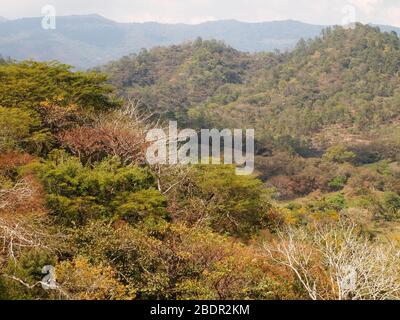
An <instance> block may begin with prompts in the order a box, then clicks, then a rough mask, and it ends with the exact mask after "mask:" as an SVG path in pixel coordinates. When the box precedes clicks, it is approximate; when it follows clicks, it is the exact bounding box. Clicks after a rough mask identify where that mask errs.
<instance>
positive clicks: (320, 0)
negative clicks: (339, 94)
mask: <svg viewBox="0 0 400 320" xmlns="http://www.w3.org/2000/svg"><path fill="white" fill-rule="evenodd" d="M46 5H52V6H54V8H55V9H56V13H57V15H71V14H93V13H97V14H100V15H102V16H104V17H106V18H109V19H112V20H115V21H120V22H145V21H158V22H164V23H189V24H195V23H200V22H204V21H212V20H225V19H236V20H240V21H248V22H259V21H271V20H286V19H293V20H299V21H302V22H308V23H314V24H322V25H327V24H342V23H349V22H353V21H354V20H355V21H360V22H363V23H376V24H387V25H394V26H398V27H400V0H0V16H3V17H6V18H8V19H16V18H21V17H32V16H41V15H42V8H43V7H44V6H46Z"/></svg>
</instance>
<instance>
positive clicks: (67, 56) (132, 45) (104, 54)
mask: <svg viewBox="0 0 400 320" xmlns="http://www.w3.org/2000/svg"><path fill="white" fill-rule="evenodd" d="M41 19H42V18H23V19H17V20H7V21H4V22H3V23H1V25H0V52H1V54H2V55H3V56H11V57H13V58H15V59H35V60H40V61H42V60H59V61H61V62H64V63H68V64H71V65H74V66H77V67H79V68H88V67H93V66H96V65H100V64H104V63H106V62H108V61H110V60H114V59H118V58H120V57H122V56H124V55H127V54H130V53H136V52H138V51H139V50H140V49H142V48H152V47H155V46H165V45H171V44H179V43H182V42H183V41H186V40H194V39H195V38H197V37H202V38H203V39H217V40H222V41H224V42H226V43H227V44H228V45H230V46H232V47H233V48H235V49H238V50H241V51H249V52H257V51H272V50H274V49H279V50H286V49H290V48H293V47H294V45H295V44H296V43H297V42H298V41H299V40H300V39H301V38H305V39H308V38H314V37H316V36H317V35H319V34H320V32H321V30H322V29H323V28H324V26H319V25H311V24H306V23H301V22H297V21H292V20H288V21H273V22H262V23H245V22H239V21H235V20H225V21H215V22H206V23H201V24H198V25H185V24H161V23H155V22H148V23H117V22H114V21H111V20H108V19H106V18H104V17H102V16H99V15H86V16H65V17H58V18H57V27H56V29H55V30H44V29H42V27H41ZM389 28H390V29H392V30H396V31H400V29H398V28H392V27H389Z"/></svg>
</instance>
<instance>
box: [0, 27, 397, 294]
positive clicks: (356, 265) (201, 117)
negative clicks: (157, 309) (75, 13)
mask: <svg viewBox="0 0 400 320" xmlns="http://www.w3.org/2000/svg"><path fill="white" fill-rule="evenodd" d="M399 43H400V42H399V39H398V37H397V35H395V34H394V33H382V32H380V31H379V30H378V29H376V28H372V27H368V26H363V25H357V26H356V28H355V29H348V30H345V29H342V28H335V29H327V30H325V31H324V32H323V34H322V35H321V37H320V38H317V39H315V40H312V41H301V42H299V44H298V45H297V47H296V49H295V50H293V51H292V52H290V53H283V54H281V53H257V54H248V53H241V52H239V51H237V50H235V49H233V48H231V47H229V46H226V45H224V44H222V43H219V42H218V41H205V40H201V39H198V40H196V41H194V42H191V43H185V44H183V45H180V46H172V47H168V48H160V47H159V48H155V49H152V50H149V51H147V50H144V51H141V52H140V53H139V54H135V55H131V56H129V57H125V58H123V59H121V60H120V61H116V62H113V63H111V64H109V65H106V66H104V67H103V68H101V71H103V72H104V73H101V72H99V71H98V70H97V71H96V70H95V71H91V72H73V71H72V68H71V67H69V66H66V65H63V64H60V63H57V62H48V63H41V62H33V61H26V62H15V61H12V60H4V59H2V60H0V80H1V81H0V240H1V241H0V248H1V250H0V299H221V300H228V299H267V300H268V299H313V300H317V299H324V300H328V299H340V300H346V299H348V300H350V299H399V298H400V277H399V275H400V272H399V271H400V269H399V268H400V261H399V257H400V255H399V250H400V244H399V239H400V238H399V234H400V233H399V232H400V230H399V228H400V224H399V222H400V220H399V219H400V183H399V182H400V165H399V158H398V154H399V151H398V150H399V147H400V141H399V138H400V135H399V130H398V117H399V109H398V104H397V100H398V94H399V91H398V90H399V80H398V79H399V77H398V75H399V62H400V59H399V50H400V47H399ZM107 75H108V77H109V78H107ZM149 113H150V114H152V116H150V115H149ZM169 119H177V120H179V124H180V125H182V126H189V125H190V126H192V127H194V128H201V127H208V128H212V127H216V128H224V127H228V128H232V127H234V128H245V127H253V128H255V130H256V138H257V159H256V165H257V174H255V175H252V176H239V175H236V174H235V167H234V166H231V165H189V166H174V165H150V164H149V163H148V162H147V161H146V157H145V152H146V148H147V146H148V145H147V142H146V139H145V136H146V132H147V131H148V130H149V129H151V128H153V127H154V126H156V125H157V126H159V125H164V121H168V120H169ZM354 274H355V275H356V276H355V277H354ZM45 275H47V276H48V277H47V279H50V280H51V281H47V282H45V281H44V280H42V279H43V277H44V276H45ZM349 277H354V278H352V280H354V281H353V282H354V283H353V284H354V285H353V286H348V285H346V284H347V283H348V279H349ZM332 279H335V280H334V281H332Z"/></svg>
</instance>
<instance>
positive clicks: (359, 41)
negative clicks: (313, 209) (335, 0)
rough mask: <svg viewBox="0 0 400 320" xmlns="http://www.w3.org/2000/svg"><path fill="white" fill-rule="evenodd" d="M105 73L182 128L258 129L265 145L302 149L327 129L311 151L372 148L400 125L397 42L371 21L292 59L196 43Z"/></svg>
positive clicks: (335, 32) (127, 61)
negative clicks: (332, 145)
mask: <svg viewBox="0 0 400 320" xmlns="http://www.w3.org/2000/svg"><path fill="white" fill-rule="evenodd" d="M103 71H105V72H106V73H108V74H109V75H110V78H111V83H112V84H114V85H115V86H116V87H118V88H119V89H120V91H121V92H122V94H123V95H125V96H129V97H133V98H135V99H136V100H137V101H140V102H141V104H142V105H143V106H144V107H146V109H150V110H151V111H152V112H154V113H157V114H160V115H164V116H165V115H166V116H167V117H170V118H173V119H177V120H179V121H180V123H181V124H183V125H191V126H194V127H211V128H212V127H218V128H244V127H247V128H257V130H256V138H257V140H258V142H259V145H260V148H261V149H265V148H267V149H268V148H271V145H270V143H271V141H275V147H276V146H283V145H285V146H287V145H291V146H292V147H295V148H297V149H298V150H300V149H301V148H298V147H299V146H300V145H301V144H302V141H309V142H310V141H311V140H317V139H316V138H318V137H320V136H319V134H321V133H323V132H324V131H326V130H328V131H329V132H330V134H327V135H326V136H325V138H326V139H325V140H324V141H322V140H321V141H319V143H318V144H317V143H315V145H318V146H319V147H321V146H322V148H323V146H324V145H326V143H329V141H328V140H329V139H331V140H332V139H333V140H335V139H336V142H338V141H340V140H341V139H342V141H346V140H348V141H350V140H358V142H360V141H364V142H370V141H371V140H374V139H375V138H374V137H373V136H374V134H375V133H376V134H375V137H377V136H380V134H379V132H377V131H379V130H380V129H381V128H383V127H385V128H389V127H390V128H395V127H396V126H398V125H399V124H400V115H399V112H398V105H399V102H400V81H399V74H400V40H399V38H398V36H397V35H396V34H395V33H391V32H381V31H380V29H379V28H378V27H372V26H367V25H361V24H357V26H356V28H355V29H348V30H347V29H344V28H342V27H335V28H327V29H325V30H324V31H323V32H322V35H321V36H320V37H318V38H315V39H313V40H309V41H304V40H302V41H300V42H299V43H298V44H297V46H296V47H295V49H294V50H292V51H291V52H286V53H255V54H247V53H241V52H239V51H237V50H235V49H233V48H231V47H228V46H226V45H224V44H223V43H218V42H217V41H200V40H198V41H196V42H193V43H188V44H184V45H181V46H171V47H168V48H155V49H153V50H150V51H144V52H141V53H140V54H139V55H132V56H130V57H125V58H123V59H121V60H119V61H116V62H113V63H110V64H108V65H107V66H105V67H104V68H103ZM393 132H394V131H393ZM380 137H381V136H380ZM262 141H268V144H264V142H262ZM388 146H390V144H389V143H388ZM272 147H274V146H272ZM389 149H390V148H389ZM393 150H395V149H393ZM388 152H390V151H388Z"/></svg>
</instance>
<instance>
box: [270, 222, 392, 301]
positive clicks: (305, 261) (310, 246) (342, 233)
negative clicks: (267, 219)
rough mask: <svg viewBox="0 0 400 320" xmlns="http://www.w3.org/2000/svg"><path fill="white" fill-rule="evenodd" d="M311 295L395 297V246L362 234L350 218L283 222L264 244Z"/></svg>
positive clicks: (276, 261) (272, 255)
mask: <svg viewBox="0 0 400 320" xmlns="http://www.w3.org/2000/svg"><path fill="white" fill-rule="evenodd" d="M264 248H265V252H266V253H267V255H268V257H269V258H271V259H272V261H273V262H275V263H278V264H280V265H283V266H285V267H287V268H288V269H290V270H291V271H292V272H293V273H294V275H295V276H296V278H297V279H298V281H299V282H300V283H301V285H302V287H303V288H304V290H305V291H306V292H307V294H308V296H309V298H310V299H312V300H328V299H334V300H350V299H353V300H364V299H372V300H384V299H400V276H399V271H400V251H399V249H398V248H396V247H395V246H394V245H392V244H388V243H386V244H383V243H376V242H372V241H370V240H368V239H367V238H365V237H364V236H362V235H361V234H360V233H359V232H358V230H357V227H356V226H355V225H354V224H347V223H344V222H341V223H339V224H337V225H333V224H325V225H319V226H315V227H314V228H312V229H311V230H309V229H308V230H307V229H304V228H287V229H286V230H285V231H281V232H279V233H278V241H276V242H274V243H272V244H265V245H264Z"/></svg>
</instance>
